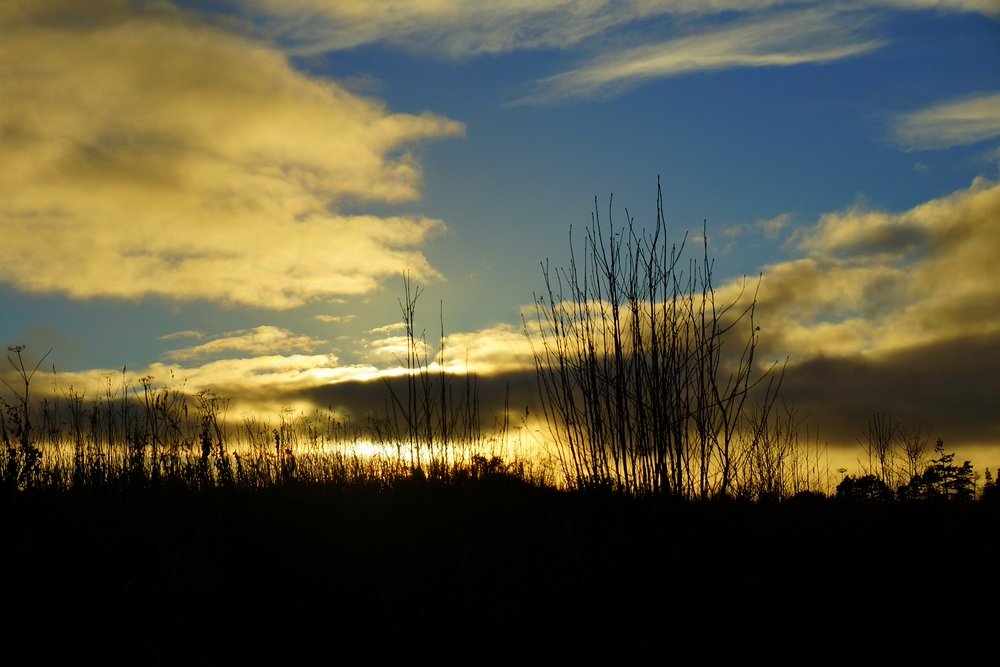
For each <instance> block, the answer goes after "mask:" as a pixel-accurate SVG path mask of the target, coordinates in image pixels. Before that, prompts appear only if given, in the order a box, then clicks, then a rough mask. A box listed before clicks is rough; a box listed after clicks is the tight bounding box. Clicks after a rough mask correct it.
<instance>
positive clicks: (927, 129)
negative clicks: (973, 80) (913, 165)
mask: <svg viewBox="0 0 1000 667" xmlns="http://www.w3.org/2000/svg"><path fill="white" fill-rule="evenodd" d="M893 135H894V137H895V140H896V142H897V143H898V144H899V145H901V146H903V147H904V148H906V149H908V150H922V149H933V148H951V147H952V146H963V145H966V144H974V143H977V142H980V141H986V140H988V139H996V138H997V137H1000V93H983V94H979V95H976V96H973V97H966V98H963V99H959V100H949V101H946V102H941V103H939V104H935V105H933V106H930V107H928V108H926V109H921V110H919V111H914V112H912V113H908V114H903V115H901V116H898V117H897V118H896V119H895V121H894V123H893Z"/></svg>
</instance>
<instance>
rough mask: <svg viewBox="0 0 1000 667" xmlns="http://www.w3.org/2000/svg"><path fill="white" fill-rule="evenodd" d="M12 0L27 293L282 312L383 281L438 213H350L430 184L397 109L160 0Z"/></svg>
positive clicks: (6, 33)
mask: <svg viewBox="0 0 1000 667" xmlns="http://www.w3.org/2000/svg"><path fill="white" fill-rule="evenodd" d="M139 7H140V8H137V7H136V5H134V4H132V3H126V2H116V1H114V0H97V1H95V2H92V3H88V4H87V5H85V6H81V5H79V4H76V3H71V2H66V1H60V0H39V1H38V2H34V3H30V5H24V4H21V3H19V4H18V5H16V6H15V7H14V8H11V7H10V6H7V7H6V9H5V10H4V11H3V12H0V62H3V63H4V74H3V77H4V102H3V104H2V105H0V233H2V234H3V237H4V243H3V244H0V280H2V281H5V282H8V283H11V284H13V285H15V286H16V287H18V288H20V289H22V290H25V291H29V292H59V293H62V294H65V295H68V296H70V297H73V298H89V297H95V296H102V297H113V298H130V299H134V298H141V297H144V296H148V295H158V296H165V297H168V298H172V299H210V300H216V301H223V302H230V303H238V304H245V305H253V306H261V307H267V308H288V307H292V306H296V305H299V304H302V303H304V302H307V301H310V300H314V299H323V298H330V297H334V296H336V295H338V294H339V295H345V294H358V293H363V292H366V291H369V290H372V289H373V288H374V287H376V286H377V284H378V283H379V281H380V280H382V279H383V278H385V277H388V276H395V275H398V274H399V273H400V272H401V271H403V270H405V269H408V270H410V271H412V272H413V274H414V275H415V276H416V277H423V278H424V279H429V278H433V277H435V276H436V275H437V274H436V272H435V271H434V269H433V268H432V267H431V266H430V264H429V263H428V261H427V259H426V258H425V257H424V256H423V254H422V253H421V252H420V246H421V245H422V244H424V243H425V242H426V241H427V240H428V239H429V238H430V237H431V236H433V235H434V234H436V233H438V232H439V231H440V230H441V229H442V228H443V225H442V223H441V222H439V221H436V220H428V219H424V218H419V217H404V216H398V217H376V216H371V215H344V214H341V213H338V212H337V205H338V203H339V202H341V201H343V200H347V199H349V200H352V201H362V200H373V201H377V202H401V201H406V200H412V199H414V198H416V197H418V195H419V186H420V176H421V172H420V166H419V163H418V162H417V160H416V159H415V158H414V156H413V154H412V153H411V152H410V148H411V147H412V146H413V145H414V144H416V143H419V142H423V141H426V140H428V139H436V138H441V137H449V136H457V135H460V134H462V132H463V131H464V130H463V127H462V125H461V124H459V123H456V122H454V121H451V120H448V119H446V118H442V117H439V116H435V115H432V114H427V113H425V114H421V115H409V114H395V113H391V112H389V111H388V110H386V109H385V108H384V106H383V105H382V104H381V103H379V102H378V101H375V100H371V99H366V98H362V97H359V96H357V95H355V94H352V93H350V92H349V91H347V90H346V89H344V88H343V87H341V86H339V85H337V84H336V83H334V82H332V81H329V80H325V79H319V78H313V77H309V76H306V75H304V74H302V73H300V72H297V71H296V70H295V69H293V68H292V66H291V65H290V64H289V62H288V61H287V59H286V58H285V56H283V55H282V54H280V53H279V52H277V51H275V50H274V49H272V48H271V47H269V46H267V45H264V44H262V43H259V42H255V41H252V40H250V39H247V38H244V37H241V36H238V35H235V34H232V33H229V32H225V31H223V30H221V29H219V28H217V27H212V26H209V25H205V24H200V23H198V22H196V21H195V20H193V19H192V18H191V17H190V16H189V15H187V14H184V13H181V12H179V11H177V10H174V9H172V8H171V7H170V5H168V4H166V3H156V4H142V5H140V6H139Z"/></svg>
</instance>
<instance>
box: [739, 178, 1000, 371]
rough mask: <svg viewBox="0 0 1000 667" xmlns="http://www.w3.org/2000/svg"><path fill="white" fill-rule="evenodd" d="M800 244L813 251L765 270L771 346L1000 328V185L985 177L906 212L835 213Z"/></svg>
mask: <svg viewBox="0 0 1000 667" xmlns="http://www.w3.org/2000/svg"><path fill="white" fill-rule="evenodd" d="M793 242H794V243H795V244H796V246H795V247H797V248H798V249H799V250H801V251H803V252H804V253H805V254H806V256H805V257H802V258H799V259H796V260H792V261H787V262H782V263H778V264H774V265H771V266H769V267H766V268H765V270H764V282H763V286H762V289H761V292H760V303H759V306H758V315H759V319H760V321H761V323H762V326H763V327H765V334H764V340H765V341H767V342H768V347H769V348H770V349H772V350H774V351H782V350H784V351H786V353H787V354H789V355H791V357H792V359H793V360H800V361H801V360H805V359H809V358H812V357H816V356H845V355H849V354H858V355H872V356H873V357H876V358H877V357H879V356H880V355H881V356H884V355H887V354H890V353H896V352H900V351H902V350H905V349H909V348H913V347H914V346H924V345H931V344H937V343H941V342H943V341H947V340H952V339H958V338H961V337H965V336H971V335H986V334H995V333H998V332H1000V282H998V281H997V280H995V278H994V276H993V273H994V269H995V267H996V266H997V265H998V263H1000V184H997V183H993V182H991V181H987V180H985V179H983V178H977V179H976V180H975V181H974V182H973V183H972V185H971V186H970V187H969V188H968V189H965V190H960V191H958V192H955V193H953V194H951V195H948V196H946V197H942V198H940V199H935V200H932V201H929V202H926V203H924V204H921V205H919V206H916V207H914V208H912V209H910V210H908V211H904V212H902V213H887V212H883V211H871V210H863V209H860V208H852V209H848V210H846V211H843V212H838V213H831V214H828V215H825V216H823V217H822V218H821V219H820V221H819V222H818V223H817V224H816V225H815V226H814V227H812V228H810V229H806V230H800V231H799V232H798V233H797V234H796V235H795V236H794V237H793ZM726 289H729V290H732V289H734V288H733V287H732V286H729V287H727V288H726Z"/></svg>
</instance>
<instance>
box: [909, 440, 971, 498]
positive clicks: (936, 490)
mask: <svg viewBox="0 0 1000 667" xmlns="http://www.w3.org/2000/svg"><path fill="white" fill-rule="evenodd" d="M934 453H935V455H936V458H933V459H931V465H929V466H927V468H925V469H924V472H923V473H921V474H919V475H914V476H913V478H912V479H911V480H910V481H909V483H908V484H906V485H905V486H903V487H901V488H900V489H899V496H900V497H901V498H903V499H906V500H930V499H935V498H936V499H943V500H956V501H966V500H972V499H973V497H974V496H975V488H976V486H975V478H974V471H973V469H972V462H971V461H965V462H964V463H962V465H960V466H958V465H955V463H954V461H955V453H954V452H952V453H950V454H946V453H945V451H944V441H942V440H941V438H938V441H937V443H936V444H935V445H934Z"/></svg>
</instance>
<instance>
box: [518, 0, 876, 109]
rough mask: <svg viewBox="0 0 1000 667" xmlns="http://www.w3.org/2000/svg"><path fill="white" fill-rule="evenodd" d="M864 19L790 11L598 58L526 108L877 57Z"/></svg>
mask: <svg viewBox="0 0 1000 667" xmlns="http://www.w3.org/2000/svg"><path fill="white" fill-rule="evenodd" d="M864 27H865V21H864V19H863V18H862V17H859V16H856V15H848V14H836V13H832V12H824V11H814V10H807V11H795V12H784V13H780V14H777V15H767V16H766V17H754V18H752V19H744V20H741V21H739V22H738V23H736V24H735V25H729V26H727V27H724V28H712V29H708V30H704V31H702V32H699V33H698V34H694V35H689V36H684V37H675V38H672V39H667V40H664V41H660V42H655V43H650V44H645V45H643V46H638V47H635V48H630V49H627V50H624V51H616V52H612V53H609V54H606V55H602V56H599V57H597V58H595V59H593V60H591V61H590V62H587V63H584V64H583V65H581V66H580V67H577V68H575V69H572V70H569V71H567V72H563V73H561V74H557V75H555V76H551V77H548V78H545V79H542V80H540V81H538V82H537V84H536V92H534V93H532V94H531V95H529V96H527V97H525V98H524V99H522V100H521V103H529V104H541V103H548V102H554V101H558V100H561V99H566V98H592V97H604V96H610V95H615V94H618V93H620V92H622V91H623V90H627V89H629V88H631V87H633V86H636V85H638V84H640V83H642V82H644V81H647V80H651V79H662V78H668V77H673V76H679V75H682V74H689V73H692V72H702V71H710V70H721V69H731V68H746V67H788V66H792V65H802V64H807V63H826V62H831V61H834V60H840V59H843V58H849V57H852V56H857V55H860V54H863V53H867V52H869V51H872V50H875V49H877V48H879V47H881V46H882V45H884V44H885V42H884V40H881V39H878V38H871V37H866V36H865V35H863V34H862V33H863V28H864Z"/></svg>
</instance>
